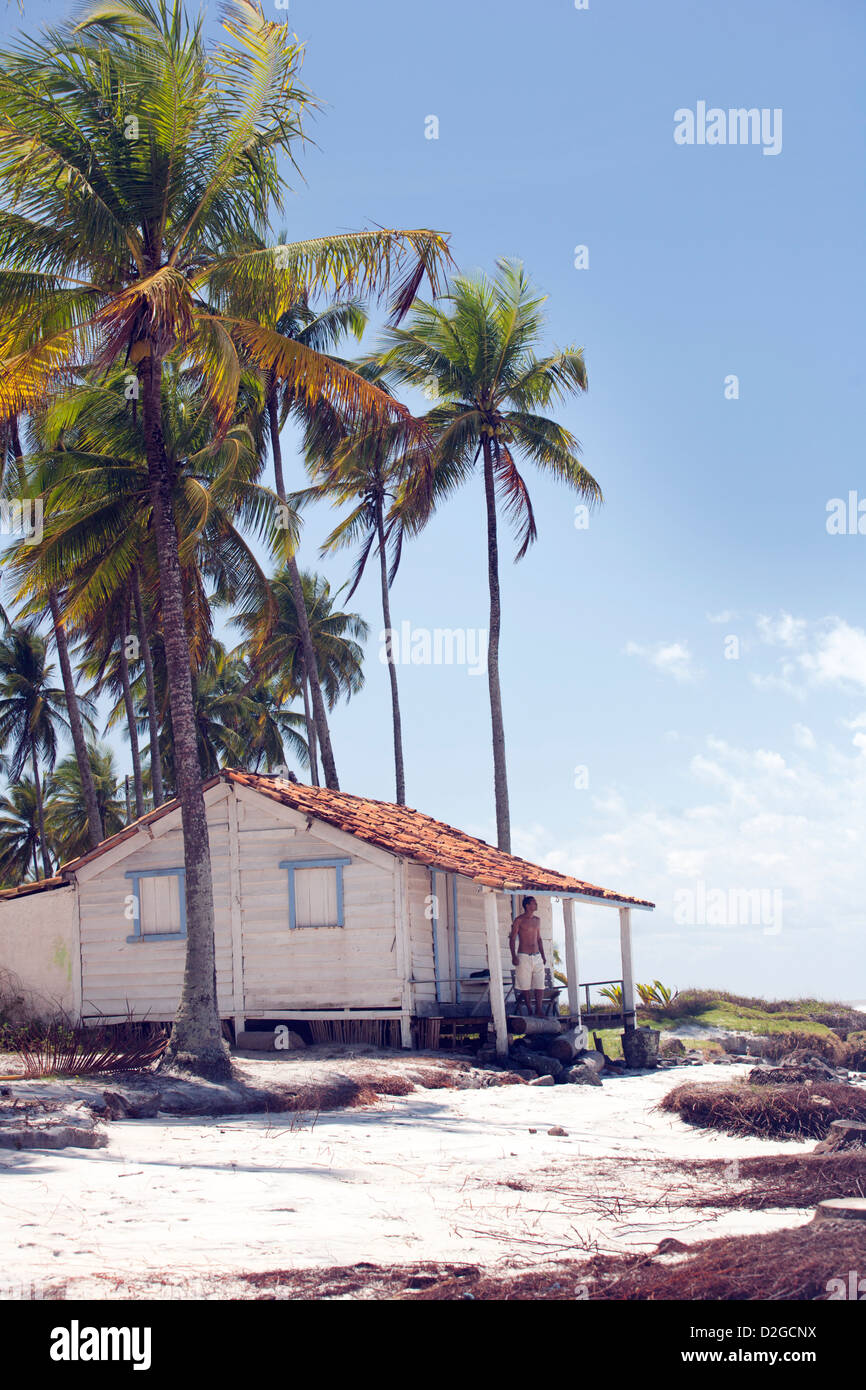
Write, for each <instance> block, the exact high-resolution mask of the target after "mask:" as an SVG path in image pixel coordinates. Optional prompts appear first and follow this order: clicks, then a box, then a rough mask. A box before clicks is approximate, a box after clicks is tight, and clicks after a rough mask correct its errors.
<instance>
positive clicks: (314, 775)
mask: <svg viewBox="0 0 866 1390" xmlns="http://www.w3.org/2000/svg"><path fill="white" fill-rule="evenodd" d="M301 694H302V695H303V697H304V722H305V724H306V726H307V749H308V750H309V754H310V783H311V784H312V786H314V787H318V785H319V754H318V749H317V747H316V721H315V720H314V719H313V716H312V713H311V711H310V686H309V682H308V681H307V668H306V667H305V665H304V663H303V660H302V661H301Z"/></svg>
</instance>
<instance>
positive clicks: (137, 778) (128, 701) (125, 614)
mask: <svg viewBox="0 0 866 1390" xmlns="http://www.w3.org/2000/svg"><path fill="white" fill-rule="evenodd" d="M128 636H129V600H128V599H124V601H123V606H122V608H121V613H120V683H121V685H122V686H123V704H124V707H125V709H126V724H127V728H128V729H129V751H130V754H131V756H132V782H133V786H134V787H135V814H136V817H137V818H138V819H139V820H140V819H141V817H142V816H143V815H144V785H143V783H142V780H141V754H140V752H139V748H138V729H137V727H136V719H135V702H134V701H133V698H132V684H131V682H130V679H129V661H128V659H127V656H126V639H127V637H128Z"/></svg>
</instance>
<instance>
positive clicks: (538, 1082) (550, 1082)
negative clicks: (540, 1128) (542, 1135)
mask: <svg viewBox="0 0 866 1390" xmlns="http://www.w3.org/2000/svg"><path fill="white" fill-rule="evenodd" d="M529 1084H530V1086H555V1085H556V1082H555V1080H554V1079H553V1077H552V1076H536V1077H535V1078H534V1079H533V1080H532V1081H530V1083H529ZM529 1132H530V1134H534V1133H535V1131H534V1130H532V1129H531V1130H530V1131H529Z"/></svg>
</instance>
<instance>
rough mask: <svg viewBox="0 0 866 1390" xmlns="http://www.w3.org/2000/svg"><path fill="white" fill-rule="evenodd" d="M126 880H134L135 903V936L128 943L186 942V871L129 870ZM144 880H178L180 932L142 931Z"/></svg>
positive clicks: (183, 869) (182, 869)
mask: <svg viewBox="0 0 866 1390" xmlns="http://www.w3.org/2000/svg"><path fill="white" fill-rule="evenodd" d="M124 878H131V879H132V894H133V901H134V903H135V915H134V917H133V919H132V925H133V935H132V936H128V937H127V938H126V939H127V941H128V942H130V943H133V942H136V941H185V940H186V869H185V868H181V869H127V871H126V873H125V874H124ZM143 878H176V879H177V880H178V884H177V891H178V898H179V900H180V931H171V932H144V933H142V930H141V893H140V892H139V887H138V885H139V882H140V880H141V879H143Z"/></svg>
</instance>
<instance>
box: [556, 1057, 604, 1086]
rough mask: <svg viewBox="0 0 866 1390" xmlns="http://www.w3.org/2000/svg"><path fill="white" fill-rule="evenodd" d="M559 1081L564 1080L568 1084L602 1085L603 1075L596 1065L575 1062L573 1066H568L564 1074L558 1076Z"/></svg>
mask: <svg viewBox="0 0 866 1390" xmlns="http://www.w3.org/2000/svg"><path fill="white" fill-rule="evenodd" d="M557 1081H558V1082H564V1083H565V1085H567V1086H600V1085H601V1077H600V1076H599V1074H598V1072H597V1071H596V1069H595V1067H593V1066H589V1065H588V1064H587V1063H586V1062H575V1063H574V1065H573V1066H570V1067H566V1068H565V1070H564V1072H563V1073H562V1076H559V1077H557Z"/></svg>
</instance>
